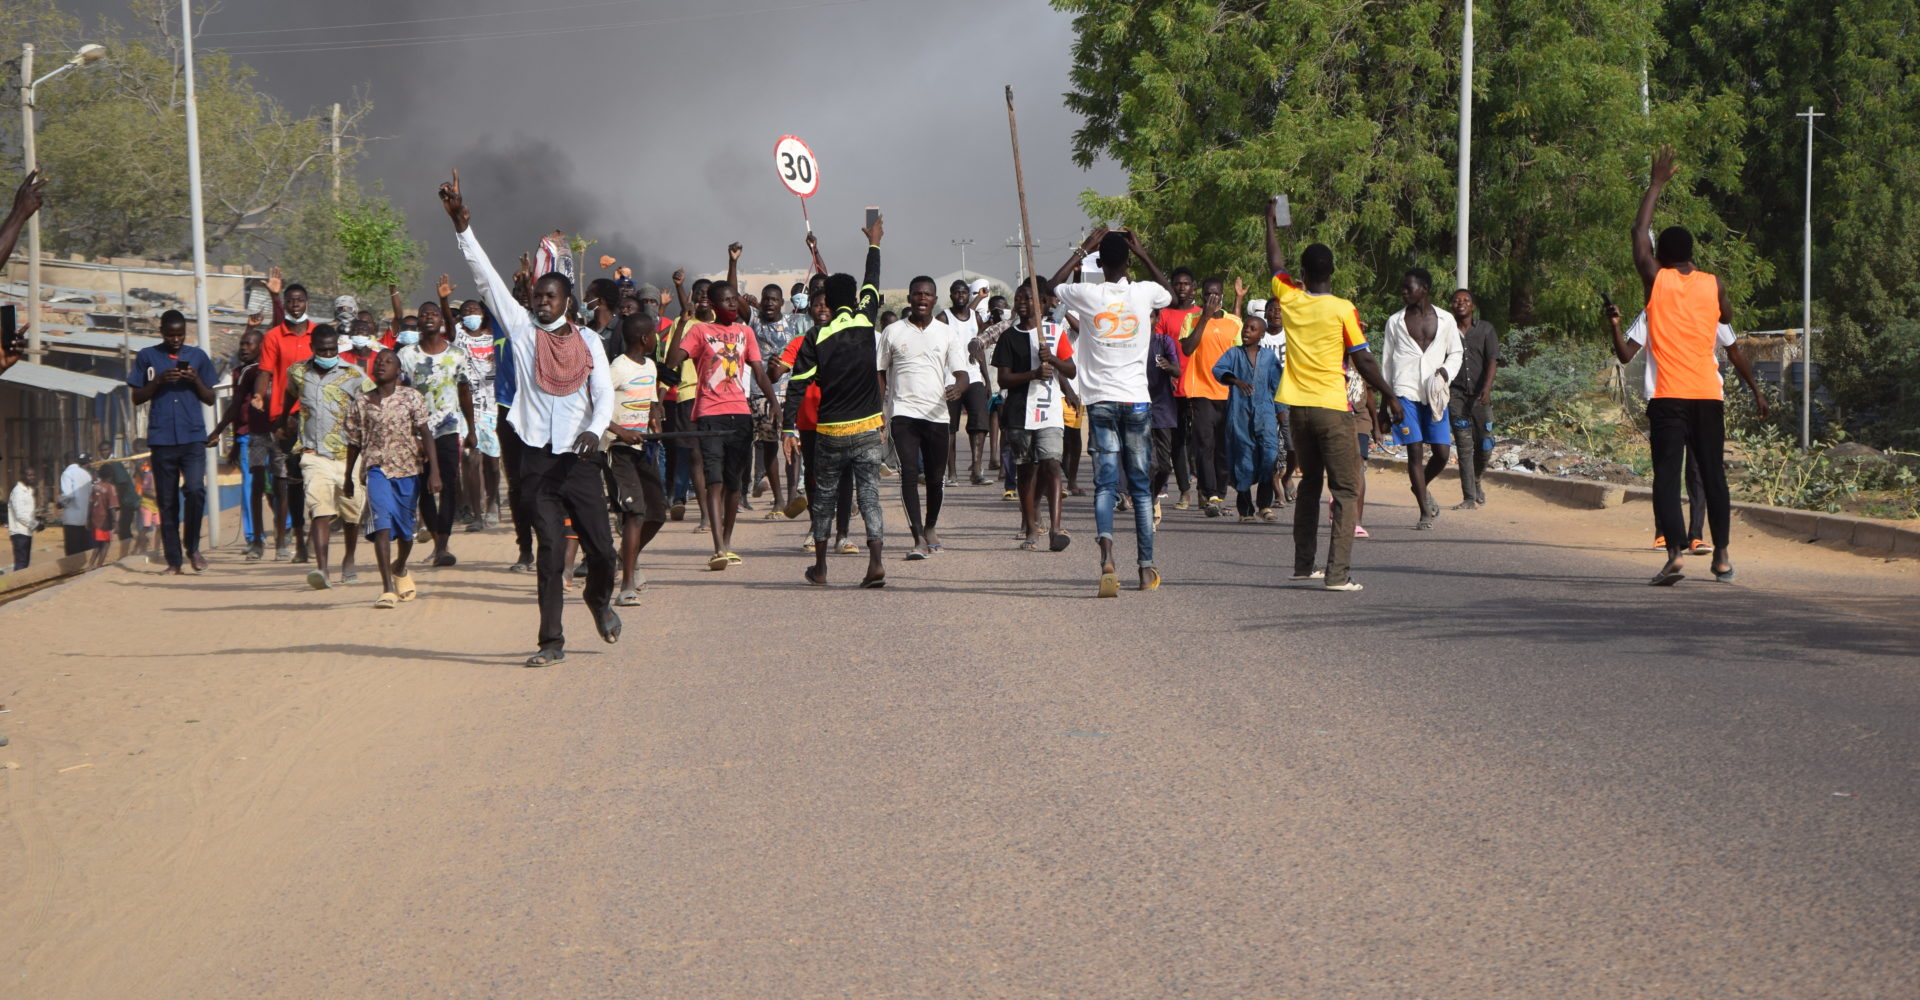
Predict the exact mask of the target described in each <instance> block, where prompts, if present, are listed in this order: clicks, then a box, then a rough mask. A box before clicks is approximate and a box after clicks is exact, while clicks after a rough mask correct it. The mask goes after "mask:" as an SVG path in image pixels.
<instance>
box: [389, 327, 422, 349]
mask: <svg viewBox="0 0 1920 1000" xmlns="http://www.w3.org/2000/svg"><path fill="white" fill-rule="evenodd" d="M393 339H394V342H395V343H397V344H399V345H400V346H401V347H407V346H410V345H413V344H418V343H419V342H420V331H418V330H402V331H400V332H399V333H398V334H396V335H394V338H393Z"/></svg>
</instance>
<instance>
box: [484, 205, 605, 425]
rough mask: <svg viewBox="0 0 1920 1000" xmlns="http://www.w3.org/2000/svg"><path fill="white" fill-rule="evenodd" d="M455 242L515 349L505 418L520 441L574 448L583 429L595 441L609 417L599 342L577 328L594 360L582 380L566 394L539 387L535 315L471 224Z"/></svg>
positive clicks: (537, 334)
mask: <svg viewBox="0 0 1920 1000" xmlns="http://www.w3.org/2000/svg"><path fill="white" fill-rule="evenodd" d="M455 242H457V243H459V244H460V253H461V255H462V256H464V257H465V258H466V259H467V266H468V268H470V269H471V270H472V271H473V283H474V285H475V287H477V288H479V289H480V297H481V298H482V299H484V300H485V301H486V303H487V308H489V309H491V310H493V315H494V318H496V319H498V320H499V321H500V325H501V326H503V327H505V328H506V331H507V349H508V350H510V351H512V352H513V370H514V373H515V375H516V377H517V379H518V383H519V387H518V389H517V390H516V391H515V392H514V396H513V406H512V407H511V408H510V409H508V410H507V419H508V420H509V421H511V422H512V423H513V429H514V430H515V431H516V432H518V433H519V435H520V440H521V441H523V442H525V443H526V444H527V446H528V447H530V448H545V449H547V450H548V451H551V452H553V453H554V454H556V455H564V454H567V453H568V452H570V451H572V450H573V443H574V441H576V440H578V439H579V437H580V435H582V434H591V435H593V437H594V439H595V440H599V439H600V438H601V436H603V435H604V434H606V432H607V425H608V424H609V423H612V422H613V379H612V377H611V376H610V375H609V374H608V372H607V354H606V351H604V350H603V349H601V347H600V338H599V337H591V336H582V335H581V334H582V331H577V330H576V331H575V333H574V335H575V336H578V337H580V339H581V341H582V342H584V343H585V344H586V345H587V353H588V354H589V355H590V356H591V357H592V359H593V368H592V370H591V371H589V372H588V373H587V382H586V385H584V386H581V388H580V389H579V391H577V392H572V393H569V394H567V395H565V396H555V395H553V394H552V393H549V392H545V391H543V390H542V389H541V388H540V383H539V382H538V381H536V379H535V377H534V355H535V352H536V348H535V343H536V340H537V338H538V336H539V334H540V331H539V329H538V328H536V327H535V326H534V324H533V316H532V315H531V314H529V313H528V312H527V310H526V308H525V307H523V306H522V305H520V303H519V302H517V301H515V300H514V297H513V288H512V286H510V285H508V284H507V283H506V282H504V281H501V280H500V274H499V272H497V271H495V270H494V269H493V263H492V262H491V261H489V260H488V259H487V252H486V251H485V250H482V249H481V248H480V240H479V239H478V238H477V237H475V236H474V235H473V227H472V226H468V227H467V231H466V232H464V233H459V234H456V236H455Z"/></svg>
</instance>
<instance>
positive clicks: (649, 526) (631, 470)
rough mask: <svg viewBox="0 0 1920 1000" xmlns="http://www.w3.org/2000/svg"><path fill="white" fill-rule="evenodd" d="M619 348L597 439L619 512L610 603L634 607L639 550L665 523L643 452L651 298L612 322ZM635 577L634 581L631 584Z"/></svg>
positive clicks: (650, 387) (649, 391) (650, 411)
mask: <svg viewBox="0 0 1920 1000" xmlns="http://www.w3.org/2000/svg"><path fill="white" fill-rule="evenodd" d="M614 323H615V325H616V326H617V327H618V328H619V332H620V337H621V344H622V347H623V348H624V351H623V352H622V353H621V354H618V355H615V356H614V358H613V360H612V361H611V362H609V363H608V365H607V373H608V376H609V379H610V381H611V382H612V385H613V399H614V407H613V420H612V422H611V423H609V424H608V425H607V434H606V437H604V438H602V439H601V441H600V443H601V444H602V445H603V446H605V448H606V449H607V496H608V498H609V499H611V500H612V501H613V509H614V512H615V513H617V514H619V515H620V596H619V597H616V598H614V601H613V603H614V606H615V607H621V608H631V607H636V606H638V605H639V604H640V589H641V588H642V587H645V586H646V585H647V577H646V574H645V573H642V572H640V570H639V569H638V565H637V564H638V563H639V560H640V553H641V552H642V551H644V550H645V549H646V547H647V543H648V542H651V541H653V536H655V535H657V534H659V533H660V526H661V525H663V524H665V523H667V491H666V488H665V487H664V486H663V485H662V484H661V481H660V467H659V466H658V465H657V464H655V462H654V460H653V459H652V457H651V456H649V455H648V454H646V452H645V451H644V450H643V449H644V448H645V447H646V442H647V437H646V435H647V434H648V432H650V431H651V430H652V429H653V422H654V413H655V411H656V409H657V408H658V405H659V402H660V368H659V366H658V365H656V364H655V363H654V360H653V349H654V336H655V330H656V329H658V327H659V319H658V315H657V314H656V313H655V312H654V304H653V302H652V300H642V301H641V303H640V311H639V312H636V313H632V314H630V315H627V316H622V317H621V318H620V319H618V320H615V321H614ZM636 580H637V581H638V582H636Z"/></svg>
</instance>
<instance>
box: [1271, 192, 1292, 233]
mask: <svg viewBox="0 0 1920 1000" xmlns="http://www.w3.org/2000/svg"><path fill="white" fill-rule="evenodd" d="M1273 218H1274V221H1275V222H1276V223H1278V224H1279V225H1282V226H1291V225H1293V207H1292V206H1290V205H1288V204H1287V196H1286V195H1284V194H1276V195H1274V196H1273Z"/></svg>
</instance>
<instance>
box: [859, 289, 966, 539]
mask: <svg viewBox="0 0 1920 1000" xmlns="http://www.w3.org/2000/svg"><path fill="white" fill-rule="evenodd" d="M961 287H962V288H964V287H965V286H964V285H962V286H961ZM938 288H939V286H937V285H935V284H934V282H933V279H932V278H929V277H927V276H926V275H921V276H920V277H917V278H915V279H913V281H911V282H909V283H908V284H907V315H906V318H905V319H901V320H897V321H895V322H894V323H893V324H892V325H890V326H888V327H887V328H886V329H885V330H882V331H881V332H880V343H879V351H878V353H877V354H876V355H875V357H874V367H876V368H878V369H879V371H880V377H881V382H882V383H883V384H884V386H885V388H886V393H887V404H888V405H887V412H888V413H889V414H891V415H892V420H891V422H890V423H889V424H888V429H889V430H890V431H891V432H892V434H893V447H894V450H895V451H897V452H898V453H899V455H900V499H901V502H902V504H903V505H904V506H905V507H906V508H907V525H908V527H910V528H911V529H912V530H913V548H912V549H910V550H909V551H908V552H907V558H908V559H925V558H927V557H928V556H930V555H933V554H934V553H936V552H939V551H940V550H941V545H940V534H939V531H938V527H939V524H940V502H941V499H942V498H943V497H944V492H943V491H942V489H941V485H940V474H941V472H942V471H943V470H945V469H946V467H947V444H948V436H949V433H950V431H949V430H948V426H949V417H948V413H947V404H948V403H950V402H952V401H954V400H957V399H960V398H961V397H962V396H964V395H965V394H966V392H967V386H968V383H969V381H970V380H969V379H968V377H967V369H968V367H969V366H968V359H967V346H966V345H967V338H965V337H964V336H962V335H961V333H960V332H959V331H957V330H955V329H954V328H953V327H952V326H951V325H949V324H947V323H945V322H942V321H940V320H937V319H934V318H933V304H934V302H935V301H937V300H938V298H939V294H940V293H939V290H938ZM923 472H924V473H925V474H926V477H927V514H926V520H925V521H924V522H923V521H922V520H921V517H920V474H921V473H923Z"/></svg>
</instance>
